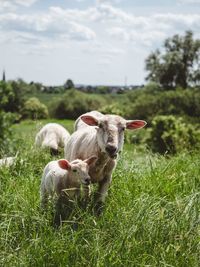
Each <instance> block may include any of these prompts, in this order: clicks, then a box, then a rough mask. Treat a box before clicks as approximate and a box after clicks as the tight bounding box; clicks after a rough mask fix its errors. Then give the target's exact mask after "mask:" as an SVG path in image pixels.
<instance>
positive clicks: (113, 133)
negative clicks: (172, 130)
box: [81, 115, 146, 159]
mask: <svg viewBox="0 0 200 267" xmlns="http://www.w3.org/2000/svg"><path fill="white" fill-rule="evenodd" d="M81 119H82V120H83V121H84V122H85V123H86V124H87V125H89V126H96V129H97V140H98V145H99V147H100V149H101V151H102V152H105V153H107V154H108V156H109V157H110V158H112V159H115V158H117V155H118V153H119V152H120V151H121V150H122V148H123V143H124V131H125V129H130V130H134V129H140V128H143V127H144V126H145V125H146V122H145V121H143V120H125V119H124V118H122V117H120V116H117V115H102V117H101V118H96V117H94V116H91V115H82V116H81Z"/></svg>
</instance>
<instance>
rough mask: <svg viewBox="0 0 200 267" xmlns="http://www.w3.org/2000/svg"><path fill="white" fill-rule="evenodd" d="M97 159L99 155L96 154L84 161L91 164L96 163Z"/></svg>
mask: <svg viewBox="0 0 200 267" xmlns="http://www.w3.org/2000/svg"><path fill="white" fill-rule="evenodd" d="M96 160H97V157H96V156H92V157H90V158H88V159H85V160H84V161H85V162H86V163H87V164H88V165H91V164H92V163H94V162H95V161H96Z"/></svg>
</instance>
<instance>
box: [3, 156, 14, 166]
mask: <svg viewBox="0 0 200 267" xmlns="http://www.w3.org/2000/svg"><path fill="white" fill-rule="evenodd" d="M15 161H16V157H7V158H3V159H0V167H4V166H5V167H10V166H12V165H13V164H14V163H15Z"/></svg>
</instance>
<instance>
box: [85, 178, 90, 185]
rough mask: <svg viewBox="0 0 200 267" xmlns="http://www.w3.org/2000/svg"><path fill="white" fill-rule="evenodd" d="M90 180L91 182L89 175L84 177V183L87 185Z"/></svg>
mask: <svg viewBox="0 0 200 267" xmlns="http://www.w3.org/2000/svg"><path fill="white" fill-rule="evenodd" d="M90 182H91V181H90V178H89V177H87V178H85V184H86V185H89V184H90Z"/></svg>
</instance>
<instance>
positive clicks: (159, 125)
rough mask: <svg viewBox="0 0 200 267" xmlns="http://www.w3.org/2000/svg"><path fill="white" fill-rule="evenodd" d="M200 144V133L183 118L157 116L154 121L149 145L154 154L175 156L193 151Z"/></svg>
mask: <svg viewBox="0 0 200 267" xmlns="http://www.w3.org/2000/svg"><path fill="white" fill-rule="evenodd" d="M199 142H200V132H199V131H198V130H197V129H195V127H194V126H193V125H191V124H188V123H185V122H184V121H183V119H182V118H176V117H174V116H172V115H170V116H157V117H155V119H154V120H153V121H152V129H151V133H150V138H149V140H148V143H149V145H150V147H151V148H152V150H153V151H154V152H159V153H162V154H164V153H170V154H175V153H177V152H180V151H182V150H186V149H189V150H191V149H193V148H194V147H196V146H197V145H199Z"/></svg>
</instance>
